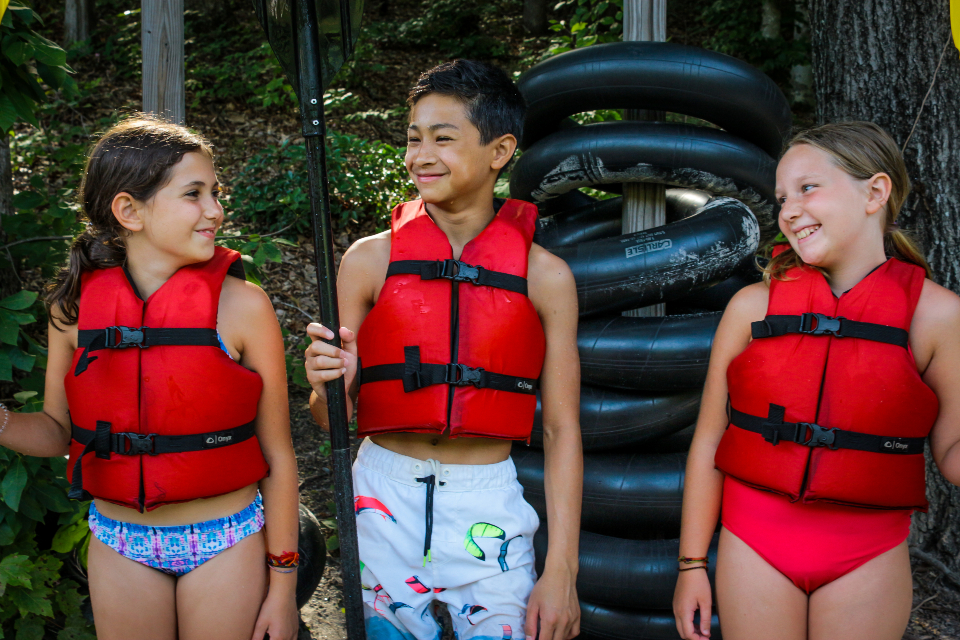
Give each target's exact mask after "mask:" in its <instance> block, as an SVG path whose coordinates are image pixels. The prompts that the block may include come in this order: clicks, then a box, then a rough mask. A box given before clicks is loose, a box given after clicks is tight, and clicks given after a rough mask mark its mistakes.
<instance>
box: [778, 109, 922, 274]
mask: <svg viewBox="0 0 960 640" xmlns="http://www.w3.org/2000/svg"><path fill="white" fill-rule="evenodd" d="M798 144H808V145H810V146H812V147H815V148H817V149H820V150H821V151H824V152H826V153H827V154H829V155H830V156H831V157H832V158H833V161H834V162H835V163H836V165H837V166H838V167H840V168H841V169H843V170H844V171H845V172H847V173H848V174H850V175H851V176H853V177H854V178H856V179H857V180H867V179H869V178H872V177H873V176H875V175H877V174H878V173H885V174H887V175H888V176H889V177H890V185H891V188H890V197H889V198H888V199H887V204H886V221H885V222H886V224H885V227H884V234H883V248H884V251H885V252H886V254H887V255H888V256H892V257H894V258H897V259H899V260H902V261H903V262H907V263H910V264H915V265H917V266H918V267H921V268H922V269H923V270H924V271H925V272H926V274H927V277H928V278H930V277H931V273H930V265H928V264H927V260H926V258H924V256H923V251H921V249H920V246H919V244H918V243H917V242H916V241H915V240H914V239H913V238H911V237H910V235H909V233H907V232H905V231H903V230H901V229H900V228H899V226H897V216H899V215H900V209H901V208H902V207H903V203H904V202H905V201H906V199H907V195H909V193H910V176H909V175H908V174H907V165H906V163H904V161H903V155H902V154H901V153H900V149H899V148H898V147H897V143H896V142H894V140H893V138H891V137H890V134H888V133H887V132H886V131H884V130H883V129H881V128H880V127H879V126H877V125H876V124H874V123H872V122H837V123H832V124H825V125H821V126H819V127H814V128H812V129H807V130H806V131H801V132H800V133H798V134H797V135H795V136H794V137H793V138H792V139H791V140H790V142H788V143H787V145H786V146H785V147H784V153H786V152H787V150H789V149H790V147H793V146H795V145H798ZM775 242H776V241H773V243H771V244H768V245H767V247H766V250H767V253H768V255H769V254H770V253H772V252H773V249H774V246H773V244H774V243H775ZM803 264H804V263H803V260H801V259H800V256H799V255H797V253H796V252H795V251H794V250H793V248H792V247H790V246H787V247H786V249H782V250H780V251H776V255H774V256H773V257H771V259H770V262H769V263H767V266H766V267H765V268H764V269H763V279H764V281H766V282H768V283H769V282H770V279H771V278H776V279H777V280H783V279H784V278H785V274H786V273H787V271H789V270H790V269H791V268H793V267H797V266H802V265H803Z"/></svg>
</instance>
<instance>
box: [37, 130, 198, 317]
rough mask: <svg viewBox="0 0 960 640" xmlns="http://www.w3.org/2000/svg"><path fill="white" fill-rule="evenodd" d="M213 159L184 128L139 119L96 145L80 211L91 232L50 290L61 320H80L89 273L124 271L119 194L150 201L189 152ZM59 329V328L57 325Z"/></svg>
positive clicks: (85, 176)
mask: <svg viewBox="0 0 960 640" xmlns="http://www.w3.org/2000/svg"><path fill="white" fill-rule="evenodd" d="M192 152H196V153H202V154H204V155H206V156H207V157H209V158H213V150H212V148H211V146H210V143H209V142H207V141H206V140H205V139H204V138H203V137H201V136H199V135H197V134H195V133H192V132H191V131H189V130H188V129H186V128H185V127H181V126H179V125H175V124H171V123H169V122H164V121H163V120H159V119H157V118H155V117H153V116H149V115H144V114H136V115H134V116H132V117H130V118H128V119H126V120H123V121H121V122H120V123H118V124H117V125H115V126H114V127H112V128H111V129H109V130H108V131H107V132H106V133H104V134H103V135H102V136H101V137H100V139H99V140H98V141H97V143H96V145H94V147H93V149H92V151H91V152H90V155H89V157H88V158H87V164H86V167H85V168H84V170H83V179H82V181H81V183H80V206H81V210H82V212H83V216H84V217H85V218H86V220H87V229H86V231H84V232H83V233H81V234H80V235H79V236H77V238H76V240H74V241H73V244H72V245H71V247H70V258H69V261H68V263H67V264H66V265H65V266H64V267H63V268H62V269H61V270H60V273H58V274H57V277H56V279H55V280H54V281H53V282H52V283H51V284H50V285H49V286H48V287H47V296H46V302H47V305H48V306H49V307H56V315H57V316H58V319H60V320H62V321H63V322H65V323H66V324H68V325H69V324H75V323H76V322H77V319H78V317H79V313H80V308H79V303H80V280H81V277H82V275H83V273H84V272H85V271H92V270H94V269H109V268H111V267H119V266H123V264H124V263H125V262H126V257H127V251H126V246H125V244H124V237H125V235H126V233H127V231H126V229H124V228H123V227H122V226H121V225H120V223H119V222H118V221H117V219H116V217H114V215H113V208H112V207H113V200H114V198H115V197H116V196H117V194H120V193H127V194H129V195H130V196H131V197H132V198H133V199H134V200H137V201H139V202H146V201H147V200H149V199H150V198H152V197H153V196H154V195H155V194H156V193H157V191H159V190H160V189H162V188H163V187H164V186H165V185H166V183H167V181H168V180H169V177H170V169H171V168H172V167H173V165H175V164H177V163H178V162H180V160H181V158H183V156H184V155H185V154H187V153H192ZM55 326H56V325H55Z"/></svg>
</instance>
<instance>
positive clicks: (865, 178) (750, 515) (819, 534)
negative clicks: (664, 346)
mask: <svg viewBox="0 0 960 640" xmlns="http://www.w3.org/2000/svg"><path fill="white" fill-rule="evenodd" d="M909 188H910V184H909V178H908V176H907V171H906V167H905V165H904V162H903V158H902V157H901V155H900V152H899V150H898V149H897V146H896V144H895V143H894V141H893V140H892V139H891V138H890V136H889V135H888V134H887V133H886V132H884V131H883V130H882V129H881V128H880V127H878V126H876V125H875V124H873V123H869V122H846V123H838V124H828V125H824V126H821V127H817V128H814V129H811V130H808V131H804V132H802V133H800V134H798V135H797V136H795V137H794V138H793V139H792V140H791V141H790V143H789V144H788V145H787V150H786V152H785V153H784V155H783V157H782V158H781V160H780V164H779V165H778V167H777V185H776V194H777V197H778V199H779V202H780V206H781V209H780V215H779V226H780V230H781V232H782V233H783V236H784V237H785V238H786V241H787V244H778V245H776V246H774V247H773V248H772V258H771V260H770V262H769V264H768V265H767V267H766V269H765V273H764V281H763V282H761V283H757V284H755V285H751V286H749V287H747V288H745V289H743V290H742V291H740V292H739V293H737V295H736V296H734V298H733V299H732V300H731V301H730V303H729V305H728V306H727V309H726V311H725V312H724V316H723V320H722V321H721V323H720V327H719V329H718V331H717V334H716V338H715V340H714V345H713V351H712V354H711V359H710V367H709V371H708V374H707V382H706V386H705V388H704V393H703V400H702V404H701V408H700V416H699V419H698V421H697V430H696V434H695V436H694V440H693V443H692V445H691V449H690V455H689V458H688V461H687V475H686V484H685V489H684V502H683V507H684V508H683V523H682V531H681V539H680V553H681V557H680V561H679V565H680V566H679V569H680V571H681V573H680V574H679V579H678V582H677V588H676V593H675V596H674V613H675V615H676V620H677V628H678V630H679V631H680V634H681V636H682V637H683V638H688V639H693V638H701V637H709V635H710V612H711V608H712V597H711V589H710V583H709V581H708V580H707V574H706V571H698V569H706V555H707V548H708V546H709V544H710V539H711V537H712V536H713V533H714V531H715V530H716V526H717V520H718V518H719V519H720V521H721V524H722V529H721V532H720V548H719V554H718V561H717V574H716V575H717V581H716V586H717V607H718V613H719V615H720V619H721V620H722V624H723V636H724V637H725V638H727V639H728V640H730V639H733V640H739V639H742V638H772V637H775V638H782V639H786V640H802V639H805V638H811V639H824V640H826V639H828V638H829V639H832V638H844V639H845V640H847V639H855V638H870V639H871V640H876V639H878V638H880V639H883V638H888V639H890V640H899V638H901V637H902V635H903V632H904V629H905V628H906V625H907V622H908V621H909V617H910V609H911V605H912V588H911V586H912V585H911V575H910V562H909V556H908V551H907V543H906V538H907V535H908V533H909V529H910V517H911V513H912V512H913V511H914V510H925V509H926V506H927V504H926V500H925V497H924V488H925V484H924V482H925V480H924V478H925V476H924V456H923V451H924V441H925V439H926V437H927V436H928V435H929V442H930V451H931V453H932V454H933V458H934V460H935V461H936V463H937V465H938V467H939V469H940V471H941V472H942V473H943V474H944V476H945V477H946V478H947V479H948V480H949V481H951V482H953V483H954V484H960V368H958V367H957V366H956V363H957V362H958V361H960V298H958V297H957V296H956V295H955V294H953V293H952V292H950V291H948V290H947V289H944V288H943V287H940V286H938V285H936V284H934V283H933V282H932V281H931V280H929V279H928V276H929V268H928V266H927V264H926V261H925V260H924V258H923V255H922V253H921V252H920V250H919V249H918V248H917V247H916V245H915V244H914V243H913V242H912V241H911V240H910V239H909V238H908V237H907V236H906V235H905V234H904V233H903V232H902V231H901V230H900V229H899V227H898V225H897V223H896V219H897V215H898V214H899V213H900V208H901V207H902V205H903V203H904V200H905V199H906V196H907V194H908V192H909ZM698 609H699V611H700V623H699V625H695V624H694V613H695V612H696V611H697V610H698Z"/></svg>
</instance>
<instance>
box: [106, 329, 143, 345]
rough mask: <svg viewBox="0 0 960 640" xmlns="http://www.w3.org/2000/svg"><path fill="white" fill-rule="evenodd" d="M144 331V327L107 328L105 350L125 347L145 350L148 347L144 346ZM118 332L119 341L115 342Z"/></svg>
mask: <svg viewBox="0 0 960 640" xmlns="http://www.w3.org/2000/svg"><path fill="white" fill-rule="evenodd" d="M144 329H146V327H140V328H137V327H107V328H106V329H104V331H105V332H106V336H107V340H106V347H107V349H125V348H127V347H134V346H136V347H140V348H141V349H146V348H147V347H149V346H150V345H148V344H144ZM118 331H119V332H120V341H119V342H117V332H118Z"/></svg>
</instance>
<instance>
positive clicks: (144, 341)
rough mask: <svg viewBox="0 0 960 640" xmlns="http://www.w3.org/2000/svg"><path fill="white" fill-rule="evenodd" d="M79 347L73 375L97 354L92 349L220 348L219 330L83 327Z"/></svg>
mask: <svg viewBox="0 0 960 640" xmlns="http://www.w3.org/2000/svg"><path fill="white" fill-rule="evenodd" d="M77 333H78V336H77V346H78V347H79V348H81V349H83V353H81V354H80V358H79V359H78V360H77V367H76V369H75V370H74V372H73V375H75V376H78V375H80V374H81V373H83V372H84V371H86V370H87V367H88V366H89V365H90V363H91V362H93V361H94V360H96V359H97V358H96V356H94V357H93V358H91V357H90V353H91V352H93V351H99V350H101V349H126V348H129V347H140V348H141V349H146V348H148V347H163V346H169V345H183V346H193V347H219V346H220V340H219V339H218V338H217V330H216V329H180V328H176V329H151V328H150V327H106V328H104V329H80V330H79V331H78V332H77Z"/></svg>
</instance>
